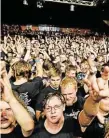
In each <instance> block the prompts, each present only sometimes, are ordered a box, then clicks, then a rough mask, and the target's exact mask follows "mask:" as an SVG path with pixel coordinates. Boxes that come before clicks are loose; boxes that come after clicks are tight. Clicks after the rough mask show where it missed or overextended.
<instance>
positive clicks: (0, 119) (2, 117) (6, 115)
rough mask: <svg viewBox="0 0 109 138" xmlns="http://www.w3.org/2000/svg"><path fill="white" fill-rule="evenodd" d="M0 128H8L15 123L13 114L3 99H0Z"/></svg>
mask: <svg viewBox="0 0 109 138" xmlns="http://www.w3.org/2000/svg"><path fill="white" fill-rule="evenodd" d="M0 124H1V125H0V129H8V128H10V127H12V126H13V125H15V118H14V114H13V112H12V110H11V107H10V106H9V104H8V103H6V102H5V101H0Z"/></svg>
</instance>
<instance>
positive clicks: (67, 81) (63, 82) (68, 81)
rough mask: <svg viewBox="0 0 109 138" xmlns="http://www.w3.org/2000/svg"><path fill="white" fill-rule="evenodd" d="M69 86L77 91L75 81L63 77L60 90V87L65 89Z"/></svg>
mask: <svg viewBox="0 0 109 138" xmlns="http://www.w3.org/2000/svg"><path fill="white" fill-rule="evenodd" d="M69 84H70V85H72V86H74V88H75V89H77V81H76V80H75V79H74V78H70V77H65V78H64V79H63V80H62V81H61V84H60V86H61V88H62V87H64V88H66V87H67V86H68V85H69Z"/></svg>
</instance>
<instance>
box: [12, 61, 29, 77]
mask: <svg viewBox="0 0 109 138" xmlns="http://www.w3.org/2000/svg"><path fill="white" fill-rule="evenodd" d="M12 69H13V71H14V73H15V77H26V78H29V77H30V75H31V65H30V64H29V63H28V62H26V61H24V60H20V61H17V62H15V63H14V65H13V66H12Z"/></svg>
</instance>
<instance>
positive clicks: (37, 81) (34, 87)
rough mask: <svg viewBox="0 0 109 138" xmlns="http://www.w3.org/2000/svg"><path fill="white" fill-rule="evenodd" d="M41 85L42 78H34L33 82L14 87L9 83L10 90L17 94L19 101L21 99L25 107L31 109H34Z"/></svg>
mask: <svg viewBox="0 0 109 138" xmlns="http://www.w3.org/2000/svg"><path fill="white" fill-rule="evenodd" d="M42 85H43V83H42V78H40V77H36V78H34V79H33V80H31V81H28V82H25V83H23V84H21V85H14V84H13V82H12V81H11V86H12V89H13V90H15V91H16V92H18V94H19V95H20V97H21V99H23V100H24V102H25V103H26V104H27V105H29V106H31V107H33V108H35V103H36V97H37V95H38V94H39V92H40V90H41V89H42ZM23 97H24V98H23ZM25 97H26V98H25ZM27 97H28V99H27Z"/></svg>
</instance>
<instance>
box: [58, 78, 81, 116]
mask: <svg viewBox="0 0 109 138" xmlns="http://www.w3.org/2000/svg"><path fill="white" fill-rule="evenodd" d="M77 91H78V88H77V82H76V80H75V79H74V78H69V77H65V78H64V79H63V80H62V82H61V93H62V94H63V96H64V98H65V101H66V107H65V111H64V113H65V115H66V116H72V117H73V118H75V119H77V116H78V114H79V112H80V111H81V110H82V109H83V104H84V98H82V97H81V96H78V95H77Z"/></svg>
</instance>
